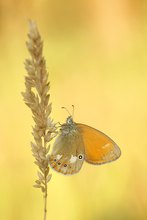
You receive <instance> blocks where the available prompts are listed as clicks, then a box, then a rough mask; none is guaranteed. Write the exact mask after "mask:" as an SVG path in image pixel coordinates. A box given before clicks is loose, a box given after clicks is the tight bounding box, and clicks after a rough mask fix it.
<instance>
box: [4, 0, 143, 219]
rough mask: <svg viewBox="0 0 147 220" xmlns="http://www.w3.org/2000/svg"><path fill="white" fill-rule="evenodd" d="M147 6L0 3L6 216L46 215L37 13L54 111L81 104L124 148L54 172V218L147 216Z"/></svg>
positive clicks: (81, 118) (80, 110) (87, 117)
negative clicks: (35, 60)
mask: <svg viewBox="0 0 147 220" xmlns="http://www.w3.org/2000/svg"><path fill="white" fill-rule="evenodd" d="M146 12H147V4H146V1H145V0H144V1H143V0H142V1H139V0H135V1H131V0H127V1H123V0H119V1H115V0H106V1H103V0H97V1H93V0H92V1H90V0H89V1H88V0H87V1H84V0H80V1H66V0H64V1H59V0H58V1H53V0H50V1H47V0H43V1H41V0H37V1H35V0H34V1H33V0H31V1H28V0H27V1H24V0H23V1H22V0H21V1H18V0H13V1H11V0H7V1H5V0H1V2H0V51H1V52H0V100H1V105H0V106H1V107H0V122H1V125H0V174H1V181H0V195H1V199H0V219H2V220H16V219H19V220H26V219H27V220H29V219H30V220H33V219H35V220H40V219H43V198H42V194H41V192H39V190H36V189H33V188H32V185H33V183H34V180H35V178H36V176H35V175H36V170H37V167H35V165H34V164H33V158H32V156H31V151H30V144H29V143H30V141H31V140H32V136H31V126H32V123H33V121H32V118H31V113H30V111H29V109H27V107H26V106H25V105H24V103H23V101H22V97H21V94H20V92H21V91H23V90H24V75H25V70H24V65H23V62H24V60H25V58H27V57H28V52H27V50H26V47H25V41H26V39H27V32H28V26H27V22H28V19H33V20H35V21H36V22H37V23H38V27H39V30H40V32H41V35H42V38H43V40H44V55H45V58H46V61H47V68H48V70H49V72H50V81H51V101H52V103H53V111H52V117H53V118H54V119H55V121H57V122H58V121H60V122H64V121H65V118H66V117H67V114H66V112H64V111H63V110H62V109H61V106H66V107H67V108H69V109H70V107H71V105H72V104H74V105H75V121H77V122H81V123H84V124H88V125H91V126H93V127H95V128H97V129H99V130H101V131H103V132H104V133H106V134H108V135H109V136H110V137H112V139H114V140H115V141H116V143H117V144H118V145H119V146H120V148H121V150H122V156H121V158H120V159H119V160H118V161H116V162H114V163H110V164H108V165H104V166H92V165H89V164H86V163H85V164H84V166H83V168H82V170H81V171H80V173H78V174H77V175H74V176H71V177H69V176H68V177H66V176H63V175H60V174H57V173H55V172H54V171H52V174H53V177H52V180H51V182H50V183H49V187H48V219H49V220H56V219H60V220H111V219H112V220H118V219H119V220H145V219H147V175H146V170H147V160H146V154H147V135H146V131H147V101H146V97H147V74H146V72H147V17H146Z"/></svg>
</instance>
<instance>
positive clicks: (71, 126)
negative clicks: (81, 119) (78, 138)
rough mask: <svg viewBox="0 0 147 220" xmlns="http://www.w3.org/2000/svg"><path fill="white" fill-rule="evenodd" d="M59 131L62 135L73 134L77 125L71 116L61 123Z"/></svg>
mask: <svg viewBox="0 0 147 220" xmlns="http://www.w3.org/2000/svg"><path fill="white" fill-rule="evenodd" d="M60 131H61V134H62V135H75V134H76V133H77V132H78V129H77V125H76V123H75V122H74V121H73V119H72V117H71V116H69V117H68V118H67V120H66V123H64V124H62V125H61V129H60Z"/></svg>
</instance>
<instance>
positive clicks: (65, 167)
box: [49, 131, 84, 175]
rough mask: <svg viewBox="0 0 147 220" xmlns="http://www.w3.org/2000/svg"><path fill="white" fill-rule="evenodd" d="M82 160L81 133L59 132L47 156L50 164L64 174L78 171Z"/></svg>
mask: <svg viewBox="0 0 147 220" xmlns="http://www.w3.org/2000/svg"><path fill="white" fill-rule="evenodd" d="M83 161H84V143H83V139H82V137H81V134H80V133H79V132H78V131H77V132H76V133H74V135H73V134H71V133H69V134H67V135H63V134H60V135H59V136H58V137H57V139H56V141H55V143H54V145H53V150H52V153H51V155H50V158H49V163H50V166H51V167H52V168H53V169H54V170H56V171H57V172H60V173H62V174H64V175H69V174H70V175H71V174H75V173H77V172H79V170H80V169H81V167H82V164H83Z"/></svg>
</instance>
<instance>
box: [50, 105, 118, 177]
mask: <svg viewBox="0 0 147 220" xmlns="http://www.w3.org/2000/svg"><path fill="white" fill-rule="evenodd" d="M63 108H64V107H63ZM65 109H66V108H65ZM66 110H67V109H66ZM67 111H68V110H67ZM120 155H121V150H120V148H119V147H118V146H117V144H116V143H115V142H114V141H113V140H112V139H111V138H109V137H108V136H107V135H105V134H104V133H102V132H101V131H99V130H96V129H95V128H92V127H90V126H88V125H85V124H80V123H76V122H74V121H73V116H72V115H70V116H69V117H68V118H67V120H66V123H64V124H62V125H61V128H60V132H59V135H58V136H57V137H56V140H55V142H54V144H53V149H52V152H51V155H50V157H49V163H50V166H51V167H52V168H53V169H54V170H55V171H57V172H59V173H62V174H64V175H72V174H76V173H77V172H79V171H80V169H81V167H82V165H83V162H84V161H86V162H88V163H90V164H94V165H100V164H104V163H108V162H111V161H114V160H116V159H118V158H119V157H120Z"/></svg>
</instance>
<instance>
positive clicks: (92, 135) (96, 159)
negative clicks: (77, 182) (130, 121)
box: [77, 123, 121, 164]
mask: <svg viewBox="0 0 147 220" xmlns="http://www.w3.org/2000/svg"><path fill="white" fill-rule="evenodd" d="M77 126H78V128H79V130H80V132H81V135H82V137H83V142H84V147H85V160H86V161H87V162H88V163H92V164H103V163H108V162H111V161H114V160H116V159H117V158H119V157H120V155H121V151H120V148H119V147H118V146H117V144H116V143H115V142H114V141H113V140H112V139H111V138H109V137H108V136H107V135H105V134H104V133H102V132H101V131H98V130H96V129H94V128H92V127H90V126H88V125H84V124H80V123H78V124H77Z"/></svg>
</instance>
